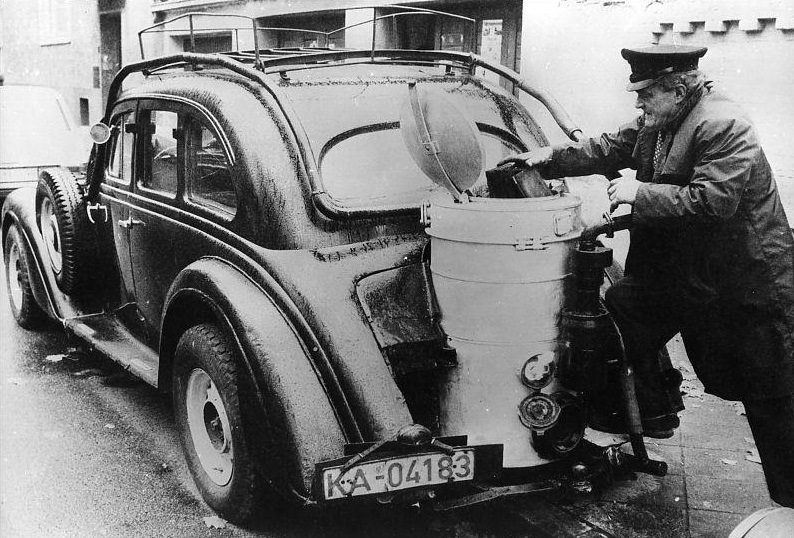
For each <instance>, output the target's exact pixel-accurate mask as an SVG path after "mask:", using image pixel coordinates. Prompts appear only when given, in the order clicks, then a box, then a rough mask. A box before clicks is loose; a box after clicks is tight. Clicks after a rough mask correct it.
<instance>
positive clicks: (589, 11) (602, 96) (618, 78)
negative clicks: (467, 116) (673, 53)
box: [521, 0, 794, 220]
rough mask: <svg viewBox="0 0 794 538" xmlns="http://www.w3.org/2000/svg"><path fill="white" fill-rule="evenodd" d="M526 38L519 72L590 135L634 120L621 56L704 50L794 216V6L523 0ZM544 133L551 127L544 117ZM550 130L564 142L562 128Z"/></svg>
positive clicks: (760, 0) (720, 0) (781, 0)
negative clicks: (664, 47)
mask: <svg viewBox="0 0 794 538" xmlns="http://www.w3.org/2000/svg"><path fill="white" fill-rule="evenodd" d="M522 35H523V39H522V45H521V48H522V62H521V71H522V74H523V75H524V76H525V77H526V78H527V79H529V80H530V81H533V82H534V83H536V84H539V85H542V86H544V87H546V88H547V89H549V90H550V91H551V92H552V93H553V94H554V95H555V96H556V97H557V99H558V100H559V101H560V102H561V104H562V105H563V106H564V107H565V108H566V109H567V110H568V112H569V113H570V115H571V116H572V117H573V118H574V121H576V122H578V123H579V125H580V126H581V127H582V128H583V129H584V130H585V132H586V133H590V134H598V133H601V132H604V131H609V130H613V129H615V128H616V127H617V126H618V125H619V124H620V123H623V122H624V121H627V120H629V119H630V118H632V117H633V114H635V113H636V110H635V109H634V101H635V98H634V94H633V93H629V92H626V91H625V84H626V82H627V79H628V74H629V68H628V64H627V63H626V62H625V61H624V60H623V59H622V58H621V56H620V49H621V48H623V47H626V46H638V45H650V44H654V43H678V44H698V45H706V46H708V47H709V51H708V53H707V54H706V56H705V57H704V58H702V60H701V62H700V66H701V68H702V70H703V71H704V72H705V73H706V75H708V78H709V79H712V80H714V81H715V82H716V83H717V84H719V85H720V86H721V87H722V88H724V89H725V90H726V91H727V92H728V93H729V94H730V95H731V96H732V97H733V98H734V99H736V100H737V101H739V102H741V103H742V104H743V105H744V106H745V108H746V109H747V110H748V112H749V113H750V115H751V116H752V117H753V119H754V121H755V123H756V127H757V128H758V131H759V134H760V136H761V140H762V143H763V145H764V148H765V151H766V153H767V156H768V158H769V160H770V162H771V164H772V166H773V168H774V169H775V172H776V176H777V180H778V185H779V187H780V191H781V193H782V195H783V198H784V205H786V207H787V211H788V213H789V216H790V217H794V146H792V144H791V143H790V141H789V139H790V135H789V133H788V129H789V128H790V126H791V125H792V124H794V91H792V90H793V89H794V0H754V1H752V2H748V1H743V0H742V1H739V0H710V1H705V0H700V1H696V0H656V1H650V0H626V1H623V2H620V1H617V2H616V1H611V2H603V1H598V2H596V1H589V0H584V1H575V0H525V4H524V23H523V34H522ZM522 101H524V102H525V104H527V106H529V107H531V108H533V109H537V108H538V107H537V105H536V104H534V103H532V102H531V99H529V98H522ZM544 125H553V124H552V123H551V122H550V121H548V117H547V116H544ZM547 132H550V133H552V135H553V139H554V140H555V141H560V140H564V136H563V135H562V134H561V133H560V132H559V129H555V128H553V127H548V128H547ZM792 220H794V219H792Z"/></svg>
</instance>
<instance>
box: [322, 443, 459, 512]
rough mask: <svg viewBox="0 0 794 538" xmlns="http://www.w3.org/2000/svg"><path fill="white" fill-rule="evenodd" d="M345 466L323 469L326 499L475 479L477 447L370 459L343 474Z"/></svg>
mask: <svg viewBox="0 0 794 538" xmlns="http://www.w3.org/2000/svg"><path fill="white" fill-rule="evenodd" d="M343 465H344V464H343ZM343 465H338V466H334V467H327V468H325V469H323V495H324V496H325V499H326V500H332V499H343V498H345V497H357V496H360V495H376V494H378V493H387V492H390V491H399V490H401V489H409V488H416V487H421V486H432V485H436V484H448V483H450V482H463V481H466V480H472V479H473V478H474V450H472V449H458V450H455V453H454V454H452V455H447V454H439V453H432V454H415V455H412V456H401V457H393V458H387V459H380V460H373V461H367V462H364V463H360V464H358V465H354V466H353V467H351V468H350V469H348V470H347V471H345V474H344V475H342V467H343Z"/></svg>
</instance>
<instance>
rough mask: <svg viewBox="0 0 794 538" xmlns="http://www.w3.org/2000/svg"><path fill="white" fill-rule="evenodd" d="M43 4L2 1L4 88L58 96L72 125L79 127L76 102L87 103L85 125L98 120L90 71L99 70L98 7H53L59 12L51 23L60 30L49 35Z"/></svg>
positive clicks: (97, 102)
mask: <svg viewBox="0 0 794 538" xmlns="http://www.w3.org/2000/svg"><path fill="white" fill-rule="evenodd" d="M46 3H47V2H46V1H45V2H40V1H38V0H3V2H2V5H1V6H0V9H1V10H2V11H1V12H0V26H2V30H0V31H1V32H2V41H0V47H2V65H0V69H2V71H3V76H4V79H5V84H34V85H41V86H50V87H53V88H56V89H57V90H58V91H60V92H61V93H62V94H63V96H64V98H65V99H66V102H67V104H68V106H69V108H70V112H71V113H72V116H73V119H74V122H75V124H76V125H80V98H84V99H88V104H89V121H94V120H96V119H98V118H99V117H100V107H101V100H102V98H101V93H100V90H99V88H98V87H97V86H96V85H95V76H94V68H95V67H98V65H99V63H98V62H99V56H98V54H97V43H98V41H99V29H98V26H97V22H96V21H97V11H96V2H86V1H76V0H71V1H66V0H61V1H60V2H55V3H52V4H51V5H53V4H54V5H56V8H57V9H60V10H62V11H59V12H57V13H55V14H54V19H55V20H58V21H60V28H59V29H57V30H56V33H60V34H61V35H60V36H58V35H53V34H52V33H51V32H46V31H43V30H45V29H46V26H47V22H46V21H45V20H44V19H45V18H46V10H44V9H42V10H40V8H41V7H42V5H43V4H46Z"/></svg>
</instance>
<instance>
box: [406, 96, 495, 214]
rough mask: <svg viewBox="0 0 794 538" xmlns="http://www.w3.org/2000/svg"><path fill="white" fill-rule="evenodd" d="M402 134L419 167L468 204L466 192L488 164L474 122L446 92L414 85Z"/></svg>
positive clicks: (438, 183) (435, 181) (457, 198)
mask: <svg viewBox="0 0 794 538" xmlns="http://www.w3.org/2000/svg"><path fill="white" fill-rule="evenodd" d="M400 131H401V132H402V136H403V142H404V143H405V146H406V148H408V152H409V153H410V154H411V157H413V159H414V162H416V164H417V165H418V166H419V168H421V169H422V171H423V172H424V173H425V174H427V176H428V177H429V178H430V179H431V180H433V182H434V183H436V184H437V185H440V186H442V187H444V188H445V189H447V190H448V191H449V192H451V193H452V196H454V197H455V200H458V201H467V200H468V196H467V195H466V194H465V192H466V191H467V190H468V189H470V188H471V187H472V186H473V185H474V184H475V183H476V182H477V179H478V178H479V177H480V176H481V175H482V171H483V163H484V161H485V158H484V155H483V150H482V146H481V145H480V138H479V131H478V129H477V126H476V125H475V124H474V121H472V119H471V118H469V117H468V116H467V115H466V114H465V113H464V112H463V111H461V110H460V109H459V108H458V107H456V106H455V104H454V103H452V101H451V100H450V99H448V98H447V96H446V95H445V94H444V92H442V91H440V90H436V89H430V88H428V87H426V86H425V87H421V88H420V87H418V86H417V85H416V83H414V82H412V83H410V84H409V85H408V98H407V99H406V100H405V102H404V103H403V105H402V109H401V111H400Z"/></svg>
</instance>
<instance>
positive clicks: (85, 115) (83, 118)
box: [80, 97, 91, 125]
mask: <svg viewBox="0 0 794 538" xmlns="http://www.w3.org/2000/svg"><path fill="white" fill-rule="evenodd" d="M89 123H91V120H90V118H89V112H88V98H87V97H81V98H80V125H88V124H89Z"/></svg>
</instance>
